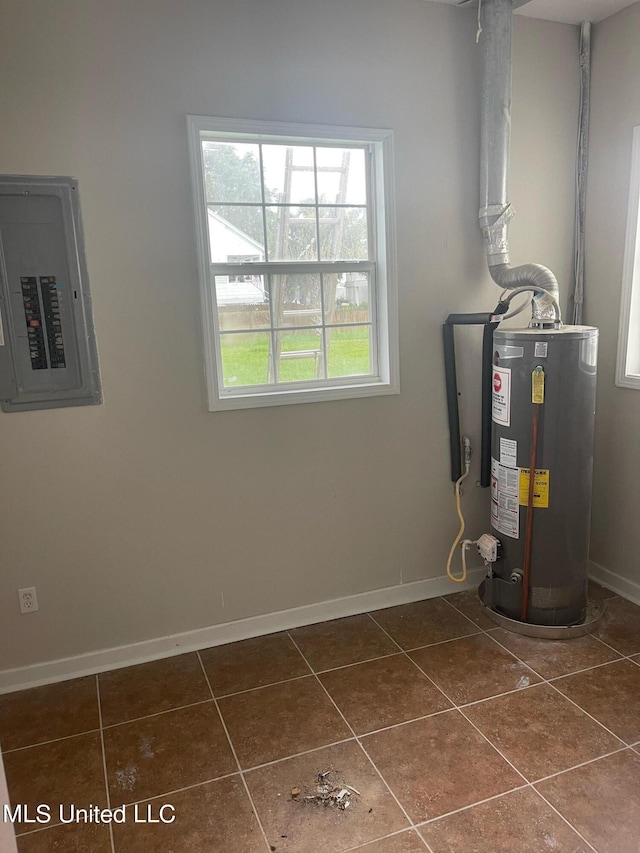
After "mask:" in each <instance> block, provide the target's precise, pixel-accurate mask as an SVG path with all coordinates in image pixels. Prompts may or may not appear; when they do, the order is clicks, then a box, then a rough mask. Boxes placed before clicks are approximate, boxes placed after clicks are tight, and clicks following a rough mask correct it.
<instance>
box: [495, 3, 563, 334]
mask: <svg viewBox="0 0 640 853" xmlns="http://www.w3.org/2000/svg"><path fill="white" fill-rule="evenodd" d="M517 5H520V4H519V3H518V4H517ZM513 8H514V0H482V6H481V18H482V29H481V32H482V35H481V38H480V40H481V43H482V104H481V128H480V212H479V219H480V227H481V228H482V233H483V236H484V241H485V250H486V253H487V263H488V265H489V273H490V274H491V277H492V279H493V280H494V281H495V282H496V284H499V285H500V287H502V288H508V289H512V288H516V287H522V286H527V285H528V286H531V287H536V288H538V287H539V288H540V291H541V292H539V293H536V294H535V295H534V297H533V316H532V321H531V322H532V325H534V326H552V325H554V321H556V320H557V317H556V312H555V309H554V306H553V300H554V298H555V300H556V301H557V302H558V303H559V292H558V282H557V280H556V277H555V276H554V274H553V273H552V272H551V270H549V269H547V268H546V267H544V266H542V265H541V264H523V265H522V266H518V267H512V266H511V264H510V261H509V233H508V232H509V220H510V219H511V218H512V216H513V210H512V208H511V205H510V203H509V150H510V142H511V37H512V19H513V16H512V12H513ZM544 291H546V292H544Z"/></svg>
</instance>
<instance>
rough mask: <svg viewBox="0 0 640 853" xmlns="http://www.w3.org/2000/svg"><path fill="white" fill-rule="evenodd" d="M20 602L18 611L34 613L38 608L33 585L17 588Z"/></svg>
mask: <svg viewBox="0 0 640 853" xmlns="http://www.w3.org/2000/svg"><path fill="white" fill-rule="evenodd" d="M18 600H19V602H20V613H34V612H35V611H36V610H37V609H38V596H37V595H36V588H35V586H28V587H25V589H19V590H18Z"/></svg>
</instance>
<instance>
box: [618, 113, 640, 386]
mask: <svg viewBox="0 0 640 853" xmlns="http://www.w3.org/2000/svg"><path fill="white" fill-rule="evenodd" d="M639 213H640V127H635V128H634V129H633V148H632V155H631V180H630V186H629V212H628V215H627V237H626V242H625V249H624V264H623V270H622V305H621V309H620V331H619V337H618V365H617V370H616V385H620V386H621V387H623V388H638V389H640V215H639Z"/></svg>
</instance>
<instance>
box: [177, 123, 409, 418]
mask: <svg viewBox="0 0 640 853" xmlns="http://www.w3.org/2000/svg"><path fill="white" fill-rule="evenodd" d="M188 126H189V139H190V151H191V166H192V177H193V186H194V201H195V209H196V221H197V228H198V230H197V237H198V255H199V266H200V283H201V302H202V312H203V327H204V340H205V361H206V371H207V384H208V392H209V408H210V410H211V411H214V410H220V409H237V408H245V407H252V406H273V405H281V404H285V403H301V402H310V401H319V400H335V399H341V398H345V397H364V396H372V395H377V394H392V393H397V392H398V390H399V388H398V353H397V350H398V341H397V305H396V302H397V296H396V282H395V257H394V239H393V238H394V233H393V229H394V212H393V186H392V180H391V155H392V135H391V131H388V130H370V129H362V128H343V127H340V128H336V127H318V126H307V125H289V124H279V123H278V124H277V123H273V122H254V121H241V120H231V119H214V118H205V117H201V116H189V117H188Z"/></svg>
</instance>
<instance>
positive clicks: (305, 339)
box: [276, 329, 324, 382]
mask: <svg viewBox="0 0 640 853" xmlns="http://www.w3.org/2000/svg"><path fill="white" fill-rule="evenodd" d="M276 339H277V341H279V347H280V360H279V379H280V382H302V381H306V380H309V379H320V378H323V377H324V367H323V360H324V357H323V350H322V329H304V330H301V331H296V332H276Z"/></svg>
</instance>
